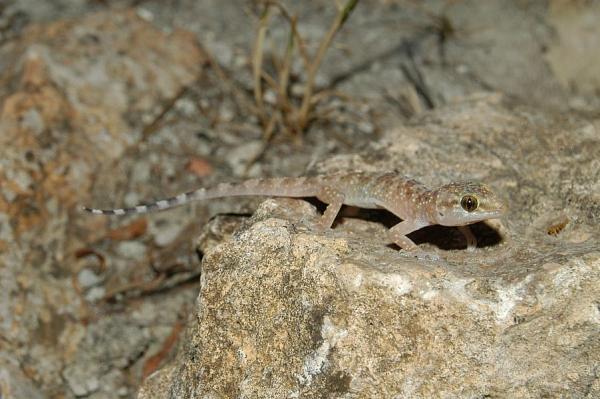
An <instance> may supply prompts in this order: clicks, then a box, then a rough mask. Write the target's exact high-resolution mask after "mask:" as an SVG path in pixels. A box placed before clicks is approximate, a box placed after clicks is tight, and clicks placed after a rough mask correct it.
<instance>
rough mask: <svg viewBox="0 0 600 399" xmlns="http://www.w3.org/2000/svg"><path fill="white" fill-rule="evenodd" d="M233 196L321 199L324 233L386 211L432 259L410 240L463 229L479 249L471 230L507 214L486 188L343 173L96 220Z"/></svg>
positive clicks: (241, 188)
mask: <svg viewBox="0 0 600 399" xmlns="http://www.w3.org/2000/svg"><path fill="white" fill-rule="evenodd" d="M233 196H270V197H317V198H318V199H319V200H320V201H322V202H324V203H326V204H327V208H326V209H325V212H324V213H323V216H321V219H320V220H319V222H318V224H317V228H319V229H328V228H331V226H332V225H333V221H334V219H335V217H336V216H337V214H338V212H339V211H340V208H341V207H342V205H344V204H346V205H351V206H358V207H361V208H384V209H386V210H388V211H390V212H392V213H393V214H395V215H396V216H398V217H399V218H401V219H402V222H400V223H398V224H397V225H395V226H394V227H392V228H391V229H390V230H389V231H388V235H389V239H390V240H391V241H392V242H394V243H395V244H397V245H398V246H400V247H401V248H403V249H404V250H407V251H411V252H413V253H415V254H416V255H417V256H419V255H427V254H425V253H424V252H423V251H422V250H420V249H419V248H418V246H417V245H416V244H415V243H414V242H413V241H412V240H411V239H409V238H408V237H407V234H409V233H411V232H413V231H415V230H419V229H421V228H423V227H426V226H430V225H434V224H439V225H442V226H457V227H458V228H459V230H460V231H461V233H462V234H463V235H464V236H465V239H466V240H467V248H468V249H469V250H473V249H474V248H475V247H476V245H477V240H476V238H475V236H474V235H473V233H471V231H470V229H469V227H468V226H467V225H469V224H472V223H476V222H479V221H482V220H486V219H494V218H499V217H501V216H502V215H503V214H504V204H503V203H502V201H501V200H500V199H499V198H498V197H497V196H496V195H495V194H494V193H493V192H492V191H491V190H490V189H489V188H488V187H487V186H485V185H483V184H480V183H474V182H453V183H449V184H446V185H443V186H441V187H438V188H436V189H429V188H427V187H426V186H424V185H423V184H421V183H419V182H417V181H415V180H413V179H410V178H407V177H405V176H402V175H400V174H398V173H378V174H374V173H362V172H354V173H339V174H331V175H322V176H314V177H279V178H267V179H251V180H246V181H243V182H241V183H221V184H218V185H217V186H215V187H214V188H200V189H198V190H195V191H190V192H187V193H183V194H179V195H177V196H175V197H171V198H166V199H163V200H160V201H156V202H154V203H152V204H149V205H138V206H135V207H132V208H119V209H94V208H87V207H84V208H83V209H84V210H85V211H87V212H90V213H93V214H96V215H128V214H138V213H146V212H152V211H160V210H164V209H169V208H173V207H176V206H180V205H183V204H186V203H189V202H191V201H197V200H205V199H212V198H221V197H233Z"/></svg>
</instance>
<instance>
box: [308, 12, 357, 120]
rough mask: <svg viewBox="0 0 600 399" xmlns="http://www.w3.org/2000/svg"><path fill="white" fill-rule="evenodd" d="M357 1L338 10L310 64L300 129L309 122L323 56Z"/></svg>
mask: <svg viewBox="0 0 600 399" xmlns="http://www.w3.org/2000/svg"><path fill="white" fill-rule="evenodd" d="M357 3H358V0H348V2H347V3H346V4H345V5H344V7H343V8H342V9H341V10H340V11H339V12H338V15H337V16H336V18H335V20H334V21H333V24H332V25H331V27H330V28H329V31H328V32H327V34H326V35H325V37H324V38H323V40H322V41H321V44H320V45H319V49H318V50H317V54H316V56H315V58H314V59H313V60H312V62H311V63H310V65H309V69H308V72H307V78H306V85H305V88H304V96H303V98H302V105H301V106H300V111H299V113H298V119H297V123H298V129H299V130H304V129H305V128H306V126H307V125H308V122H309V113H310V108H311V99H312V95H313V91H314V84H315V78H316V75H317V71H318V70H319V67H320V66H321V62H322V61H323V57H325V53H326V52H327V49H328V48H329V46H330V45H331V42H332V41H333V38H334V37H335V35H336V33H337V32H338V31H339V30H340V28H341V27H342V26H343V25H344V23H345V22H346V20H347V19H348V17H349V16H350V14H351V13H352V11H353V10H354V8H355V7H356V4H357Z"/></svg>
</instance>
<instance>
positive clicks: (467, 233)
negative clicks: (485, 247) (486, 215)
mask: <svg viewBox="0 0 600 399" xmlns="http://www.w3.org/2000/svg"><path fill="white" fill-rule="evenodd" d="M457 227H458V230H459V231H460V232H461V233H462V235H463V236H464V237H465V240H467V251H469V252H473V251H474V250H475V248H477V238H476V237H475V235H473V232H472V231H471V229H470V228H469V226H457Z"/></svg>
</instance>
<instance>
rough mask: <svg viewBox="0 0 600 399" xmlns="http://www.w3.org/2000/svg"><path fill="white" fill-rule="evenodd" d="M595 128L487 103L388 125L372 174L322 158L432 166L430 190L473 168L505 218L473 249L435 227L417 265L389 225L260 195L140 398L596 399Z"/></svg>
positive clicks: (217, 252) (206, 265)
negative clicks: (501, 202) (315, 223)
mask: <svg viewBox="0 0 600 399" xmlns="http://www.w3.org/2000/svg"><path fill="white" fill-rule="evenodd" d="M597 128H598V125H593V124H589V123H587V122H583V121H576V120H571V121H561V122H559V121H557V120H556V119H553V118H550V117H548V116H545V115H543V114H540V113H537V112H532V111H528V110H524V109H523V110H516V109H510V110H509V109H507V108H505V107H503V106H502V104H501V103H500V102H498V97H494V96H492V97H489V96H488V97H482V98H475V99H472V100H471V101H466V102H462V103H459V104H455V105H453V106H449V107H445V108H442V109H440V110H438V111H436V112H434V113H431V114H428V115H427V116H425V117H424V118H423V119H422V120H420V121H419V123H418V126H416V127H405V128H402V129H397V130H395V131H392V132H389V133H388V134H387V136H386V137H385V138H384V139H383V140H382V141H381V142H379V143H376V144H374V147H379V148H381V150H380V151H381V155H382V156H381V157H379V158H378V159H379V160H378V161H375V162H373V163H371V164H370V166H368V165H367V164H361V163H360V161H357V159H356V158H355V157H353V158H351V157H339V158H338V159H336V160H333V161H331V162H329V163H327V164H325V166H323V168H325V169H328V168H336V167H338V168H339V167H349V166H350V165H354V167H355V168H357V169H361V167H362V168H369V167H372V168H374V169H391V168H392V167H393V166H397V167H400V165H401V164H402V163H403V162H406V165H407V166H406V167H407V168H411V166H412V165H411V162H414V163H417V162H419V161H421V162H426V164H427V165H434V169H436V170H438V171H439V173H437V174H436V175H431V168H428V169H427V170H423V171H422V172H421V173H422V175H423V176H427V175H429V176H430V177H429V178H425V180H426V181H428V182H429V183H432V184H439V183H441V182H442V181H445V180H448V179H452V178H455V177H459V176H462V175H465V174H467V173H468V171H470V173H469V174H470V175H471V176H473V177H475V178H477V179H480V180H484V181H487V182H489V183H490V184H491V185H492V186H493V187H494V188H495V189H496V190H498V191H499V192H502V193H504V194H505V195H506V197H507V199H508V200H509V203H510V212H509V214H508V215H507V217H506V219H505V220H503V221H500V222H498V221H492V222H487V223H482V224H480V225H476V226H475V227H474V230H475V232H476V234H477V235H478V236H479V237H480V239H481V241H480V245H479V248H477V249H476V251H475V252H472V253H470V252H467V251H464V250H463V249H461V246H463V244H461V243H460V242H458V243H457V242H456V241H457V238H459V237H457V236H456V235H455V232H454V231H453V229H449V228H448V229H446V228H437V229H425V230H428V231H429V232H425V233H420V234H419V235H418V236H419V239H420V240H421V245H422V246H424V247H427V248H430V249H432V250H436V251H438V252H440V253H441V254H442V255H443V256H444V257H445V259H446V261H441V262H423V261H417V260H414V259H412V258H410V257H407V256H406V255H405V254H404V253H403V252H399V251H397V250H396V249H394V248H388V247H385V246H384V245H382V238H383V234H384V230H385V229H384V228H383V226H381V225H380V224H377V223H374V222H372V221H368V220H367V221H365V220H354V219H344V220H342V221H341V223H340V224H339V225H338V226H337V227H336V228H335V229H334V230H333V231H329V232H327V233H324V234H317V233H314V232H311V230H310V229H309V228H307V227H306V226H307V225H310V222H311V221H312V220H313V219H314V218H315V217H316V216H317V214H316V212H315V209H314V208H313V207H312V206H311V205H309V204H307V203H306V202H303V201H300V200H268V201H266V202H264V203H263V204H262V205H261V207H260V208H259V209H258V211H257V212H256V213H255V215H254V216H253V217H252V219H251V220H250V222H249V223H248V224H246V225H245V226H243V227H242V228H241V229H240V230H239V231H238V232H237V233H235V234H233V235H232V236H231V237H230V238H229V239H224V240H223V243H222V244H220V245H211V246H210V248H203V249H204V250H205V251H206V255H205V257H204V260H203V264H202V278H201V291H200V295H199V297H198V301H197V308H196V312H195V314H194V317H192V318H190V322H189V323H190V325H189V331H188V337H187V339H186V340H185V342H184V344H183V346H182V349H181V351H180V352H179V354H178V356H177V358H176V359H175V360H174V361H173V362H172V364H170V365H169V366H167V367H166V368H165V369H163V370H160V371H158V372H157V373H156V374H154V375H152V376H151V377H149V379H148V380H147V381H146V383H145V385H144V386H143V387H142V390H141V391H140V394H139V398H143V399H149V398H166V397H169V398H216V397H252V398H294V397H298V398H300V397H301V398H325V397H329V398H374V397H378V398H379V397H381V398H391V397H397V398H427V397H513V398H534V397H582V398H583V397H587V398H594V397H598V396H599V395H600V380H599V379H598V372H599V371H600V370H599V368H600V302H599V298H600V240H599V238H600V232H599V230H598V229H597V223H598V218H599V214H598V205H599V204H600V202H599V200H600V198H599V197H598V192H600V191H596V190H589V188H591V187H595V188H598V184H599V182H598V180H597V178H596V177H595V176H594V171H597V170H598V169H596V168H597V165H596V163H597V162H598V161H597V159H596V157H595V155H594V154H598V153H600V135H599V134H598V131H597ZM574 132H576V134H574ZM432 143H433V145H432ZM482 143H485V144H486V145H485V146H483V145H482ZM567 143H568V145H567ZM507 148H517V149H518V150H517V151H511V152H508V151H506V149H507ZM421 151H423V152H421ZM374 152H377V151H376V150H375V151H374ZM383 154H385V156H384V155H383ZM403 157H407V158H409V159H406V160H405V159H403ZM454 159H458V160H465V159H469V160H470V161H469V162H468V163H466V164H465V163H462V164H457V163H454V164H453V160H454ZM411 160H412V161H411ZM436 166H437V167H436ZM411 170H415V169H414V168H413V169H411ZM577 187H580V188H581V190H578V189H577ZM298 221H300V222H298ZM215 228H216V229H218V227H215ZM201 242H202V243H205V242H207V241H206V240H201ZM202 245H204V244H202ZM436 247H437V248H436Z"/></svg>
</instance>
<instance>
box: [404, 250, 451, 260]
mask: <svg viewBox="0 0 600 399" xmlns="http://www.w3.org/2000/svg"><path fill="white" fill-rule="evenodd" d="M406 253H407V254H408V255H410V256H412V257H414V258H417V259H419V260H429V261H440V260H442V257H441V256H439V255H438V254H436V253H435V252H428V251H423V250H422V249H415V250H409V251H406Z"/></svg>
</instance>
